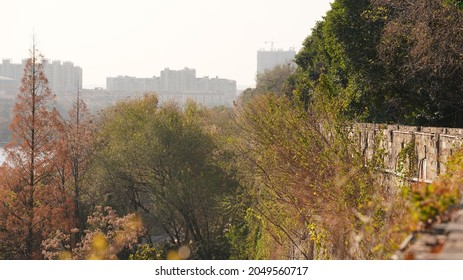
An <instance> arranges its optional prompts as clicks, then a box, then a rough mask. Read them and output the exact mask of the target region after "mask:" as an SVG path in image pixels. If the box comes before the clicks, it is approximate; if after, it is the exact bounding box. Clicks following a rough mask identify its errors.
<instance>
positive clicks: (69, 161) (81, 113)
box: [54, 92, 96, 230]
mask: <svg viewBox="0 0 463 280" xmlns="http://www.w3.org/2000/svg"><path fill="white" fill-rule="evenodd" d="M58 127H59V142H58V145H57V147H56V149H57V156H56V158H55V161H54V164H55V168H56V171H57V174H58V175H59V176H57V178H58V180H59V182H58V184H59V185H60V189H61V190H62V191H63V192H69V191H70V190H72V194H69V197H72V202H73V210H74V213H73V217H74V218H75V227H76V228H79V229H81V230H83V229H84V228H85V213H83V209H82V205H81V191H82V181H83V178H84V176H85V174H86V173H87V171H88V165H89V161H90V159H91V156H92V154H93V152H94V143H93V142H94V134H95V129H96V127H95V124H94V118H93V117H92V116H91V114H90V112H89V110H88V108H87V104H86V103H85V102H84V101H83V100H82V99H81V98H80V92H78V93H77V97H76V102H74V104H73V106H72V108H71V110H70V111H69V116H68V119H63V118H60V121H59V123H58Z"/></svg>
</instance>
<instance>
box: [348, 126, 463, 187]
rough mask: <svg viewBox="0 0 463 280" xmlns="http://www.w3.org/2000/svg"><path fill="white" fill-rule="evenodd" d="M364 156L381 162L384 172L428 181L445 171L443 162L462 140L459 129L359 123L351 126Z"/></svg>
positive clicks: (462, 131)
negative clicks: (375, 158) (376, 158)
mask: <svg viewBox="0 0 463 280" xmlns="http://www.w3.org/2000/svg"><path fill="white" fill-rule="evenodd" d="M354 137H355V138H354V139H355V141H358V143H359V145H360V147H361V151H362V153H363V155H364V156H365V159H366V160H371V159H372V158H373V156H376V157H380V158H381V160H382V162H384V167H383V170H384V171H385V173H389V174H391V176H394V177H403V176H404V175H405V173H406V172H408V173H407V175H408V177H410V178H411V180H413V181H421V182H432V181H433V180H435V179H436V178H437V177H438V176H439V174H443V173H445V170H446V162H447V160H448V158H449V156H451V155H452V154H453V153H454V152H455V150H456V149H458V148H459V147H460V146H462V144H463V129H460V128H442V127H420V126H402V125H384V124H369V123H361V124H357V125H356V126H355V127H354Z"/></svg>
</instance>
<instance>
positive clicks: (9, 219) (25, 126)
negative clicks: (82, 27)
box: [1, 43, 67, 259]
mask: <svg viewBox="0 0 463 280" xmlns="http://www.w3.org/2000/svg"><path fill="white" fill-rule="evenodd" d="M53 98H54V96H53V94H52V93H51V91H50V89H49V87H48V80H47V78H46V76H45V73H44V58H43V56H42V55H41V54H40V53H39V52H38V50H37V49H36V46H35V43H34V44H33V46H32V49H31V52H30V58H29V59H28V60H27V62H26V65H25V68H24V76H23V78H22V83H21V87H20V90H19V95H18V98H17V102H16V104H15V107H14V116H13V121H12V122H11V125H10V130H11V141H10V142H9V143H8V144H7V145H6V146H5V151H6V153H7V160H6V163H5V167H4V170H5V171H4V172H5V173H6V175H7V176H6V178H4V181H3V190H2V193H3V195H4V196H3V197H2V207H1V208H2V211H1V215H2V218H3V219H2V227H1V228H2V232H1V238H2V242H5V244H9V245H11V247H9V248H5V249H6V250H7V252H4V253H5V254H4V257H6V258H19V259H36V258H40V257H41V254H40V243H41V240H42V239H44V238H45V237H46V236H47V234H48V233H49V232H50V231H51V230H52V229H53V228H56V227H66V226H67V223H66V221H65V220H64V219H63V211H62V209H61V207H62V206H63V204H65V203H66V201H62V200H60V199H59V193H57V192H56V188H54V187H52V186H50V185H49V182H50V180H52V177H53V170H52V164H51V163H52V158H53V157H54V153H55V152H54V147H55V145H56V129H55V126H54V123H55V120H56V119H57V117H58V114H57V112H56V110H50V109H49V106H50V104H51V102H52V101H53Z"/></svg>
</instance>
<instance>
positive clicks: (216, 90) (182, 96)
mask: <svg viewBox="0 0 463 280" xmlns="http://www.w3.org/2000/svg"><path fill="white" fill-rule="evenodd" d="M106 89H107V90H108V91H111V92H115V93H117V92H119V93H144V92H151V91H155V92H156V93H158V95H159V98H160V100H161V101H166V100H171V99H174V100H176V101H178V102H179V103H181V104H183V103H184V102H185V101H186V100H187V99H191V100H194V101H196V102H198V103H200V104H203V105H205V106H210V107H212V106H220V105H226V106H231V104H232V103H233V100H234V99H235V97H236V81H234V80H228V79H221V78H219V77H215V78H212V79H210V78H209V77H207V76H206V77H203V78H196V70H195V69H191V68H184V69H182V70H171V69H169V68H165V69H164V70H162V71H161V73H160V77H156V76H154V77H152V78H136V77H130V76H117V77H108V78H106Z"/></svg>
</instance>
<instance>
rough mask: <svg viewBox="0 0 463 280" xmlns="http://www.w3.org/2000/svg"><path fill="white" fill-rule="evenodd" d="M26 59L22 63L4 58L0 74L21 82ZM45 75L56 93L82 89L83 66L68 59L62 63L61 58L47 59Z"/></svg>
mask: <svg viewBox="0 0 463 280" xmlns="http://www.w3.org/2000/svg"><path fill="white" fill-rule="evenodd" d="M26 61H27V60H26V59H23V60H22V63H21V64H19V63H12V62H11V60H10V59H3V60H2V64H0V76H4V77H8V78H10V79H13V80H15V81H18V82H20V81H21V79H22V76H23V74H24V66H25V65H26ZM44 70H45V75H46V76H47V79H48V85H49V87H50V89H51V91H52V92H53V93H54V94H56V95H63V94H69V93H76V92H77V90H78V89H79V90H80V89H82V68H80V67H79V66H74V64H73V63H72V62H69V61H66V62H64V63H62V64H61V61H59V60H53V61H52V62H51V63H50V61H49V60H46V63H45V65H44Z"/></svg>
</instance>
